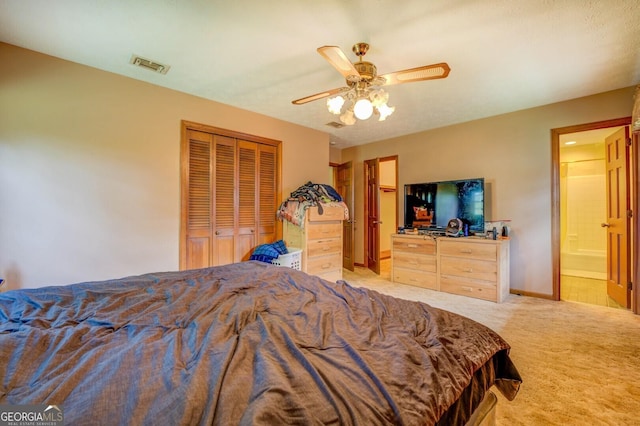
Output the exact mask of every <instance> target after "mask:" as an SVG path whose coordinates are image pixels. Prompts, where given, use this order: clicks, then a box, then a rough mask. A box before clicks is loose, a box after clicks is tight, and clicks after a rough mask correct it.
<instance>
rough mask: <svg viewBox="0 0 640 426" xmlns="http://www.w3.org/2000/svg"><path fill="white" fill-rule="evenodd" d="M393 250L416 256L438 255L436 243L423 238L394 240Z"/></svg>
mask: <svg viewBox="0 0 640 426" xmlns="http://www.w3.org/2000/svg"><path fill="white" fill-rule="evenodd" d="M393 250H395V251H402V252H407V253H415V254H433V255H435V254H436V242H435V241H433V240H432V239H428V240H425V239H423V238H394V239H393Z"/></svg>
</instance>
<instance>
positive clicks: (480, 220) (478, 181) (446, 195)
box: [404, 178, 484, 232]
mask: <svg viewBox="0 0 640 426" xmlns="http://www.w3.org/2000/svg"><path fill="white" fill-rule="evenodd" d="M404 216H405V219H404V226H405V228H422V229H438V228H446V226H447V223H448V222H449V220H450V219H454V218H458V219H460V220H462V222H463V223H466V224H467V225H469V230H470V231H473V232H484V178H475V179H462V180H451V181H443V182H427V183H412V184H408V185H405V186H404Z"/></svg>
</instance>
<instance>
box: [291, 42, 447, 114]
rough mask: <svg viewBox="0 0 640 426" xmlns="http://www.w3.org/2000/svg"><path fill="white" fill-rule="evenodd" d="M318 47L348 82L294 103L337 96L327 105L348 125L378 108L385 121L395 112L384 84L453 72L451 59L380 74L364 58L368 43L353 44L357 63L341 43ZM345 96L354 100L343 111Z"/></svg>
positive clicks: (377, 112)
mask: <svg viewBox="0 0 640 426" xmlns="http://www.w3.org/2000/svg"><path fill="white" fill-rule="evenodd" d="M317 50H318V53H320V55H322V56H323V57H324V58H325V59H326V60H327V61H328V62H329V63H330V64H331V65H332V66H333V67H334V68H335V69H336V70H338V72H339V73H340V74H342V76H343V77H344V78H345V81H346V83H347V86H346V87H338V88H336V89H331V90H327V91H324V92H320V93H316V94H314V95H311V96H306V97H304V98H300V99H296V100H295V101H292V103H293V104H295V105H302V104H306V103H307V102H312V101H315V100H318V99H323V98H327V97H330V96H335V97H333V98H329V99H328V100H327V107H328V109H329V111H330V112H332V113H334V114H341V115H340V120H341V121H342V122H343V123H345V124H347V125H352V124H355V122H356V120H355V119H356V118H359V119H360V120H366V119H368V118H369V117H371V115H372V114H373V113H374V112H375V113H376V114H377V115H378V116H379V120H380V121H383V120H384V119H386V118H387V117H388V116H389V115H391V114H392V113H393V111H394V110H395V107H389V106H388V105H387V101H388V99H389V94H388V93H387V92H385V91H384V90H383V89H382V88H381V87H382V86H390V85H392V84H403V83H412V82H414V81H423V80H434V79H438V78H446V77H447V76H448V75H449V71H451V68H449V65H447V63H445V62H441V63H438V64H433V65H425V66H422V67H417V68H410V69H406V70H402V71H395V72H391V73H388V74H382V75H378V74H377V68H376V66H375V65H374V64H372V63H371V62H367V61H363V60H362V57H363V56H364V55H365V54H366V53H367V51H368V50H369V45H368V44H367V43H356V44H355V45H353V48H352V50H353V53H355V54H356V56H358V58H359V60H358V62H355V63H352V62H351V61H349V59H347V56H346V55H345V54H344V52H343V51H342V50H341V49H340V48H339V47H337V46H322V47H319V48H318V49H317ZM345 98H346V99H345ZM345 100H350V101H351V103H352V104H351V106H350V107H349V108H347V110H346V111H345V112H344V113H342V106H343V105H344V102H345Z"/></svg>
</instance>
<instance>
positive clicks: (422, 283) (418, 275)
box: [392, 266, 438, 290]
mask: <svg viewBox="0 0 640 426" xmlns="http://www.w3.org/2000/svg"><path fill="white" fill-rule="evenodd" d="M392 274H393V277H392V281H393V282H396V283H402V284H409V285H415V286H417V287H423V288H428V289H431V290H436V289H437V288H438V278H437V275H436V274H435V273H433V272H424V271H417V270H415V269H405V268H396V267H395V266H394V268H393V271H392Z"/></svg>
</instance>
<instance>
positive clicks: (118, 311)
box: [0, 262, 520, 425]
mask: <svg viewBox="0 0 640 426" xmlns="http://www.w3.org/2000/svg"><path fill="white" fill-rule="evenodd" d="M508 350H509V346H508V345H507V343H505V342H504V341H503V340H502V339H501V338H500V337H499V336H498V335H497V334H496V333H494V332H493V331H491V330H490V329H488V328H486V327H484V326H482V325H480V324H478V323H476V322H474V321H471V320H469V319H467V318H464V317H461V316H459V315H456V314H453V313H449V312H446V311H442V310H439V309H436V308H433V307H430V306H428V305H426V304H423V303H418V302H411V301H406V300H400V299H396V298H393V297H390V296H385V295H382V294H379V293H377V292H375V291H371V290H367V289H363V288H353V287H351V286H349V285H348V284H347V283H344V282H340V283H338V284H334V283H330V282H327V281H323V280H321V279H319V278H317V277H313V276H309V275H306V274H305V273H302V272H299V271H294V270H291V269H287V268H281V267H275V266H271V265H267V264H263V263H258V262H245V263H239V264H234V265H228V266H223V267H214V268H207V269H200V270H192V271H184V272H164V273H156V274H146V275H142V276H137V277H129V278H123V279H118V280H110V281H104V282H96V283H83V284H74V285H69V286H61V287H45V288H40V289H31V290H19V291H9V292H6V293H2V294H0V404H36V403H46V404H57V405H61V406H62V407H63V409H64V417H65V421H66V424H83V425H87V424H136V425H142V424H167V425H169V424H171V425H179V424H183V425H192V424H218V425H235V424H246V425H254V424H265V425H272V424H305V425H306V424H335V425H338V424H340V425H345V424H359V425H374V424H407V425H410V424H434V423H436V422H438V421H439V422H440V423H441V424H456V423H461V422H464V421H465V420H466V418H467V417H468V415H469V414H470V412H471V410H472V409H473V408H474V407H475V406H476V405H477V404H478V402H479V401H480V400H481V399H482V397H483V395H484V392H485V391H486V390H487V389H488V388H489V387H490V386H491V385H492V384H496V385H497V387H498V389H500V390H501V391H502V392H503V393H504V394H505V395H506V396H507V397H508V398H509V399H512V398H513V397H514V396H515V394H516V392H517V390H518V386H519V383H520V377H519V376H518V373H517V371H516V370H515V368H514V367H513V365H512V364H511V362H510V360H509V357H508Z"/></svg>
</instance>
